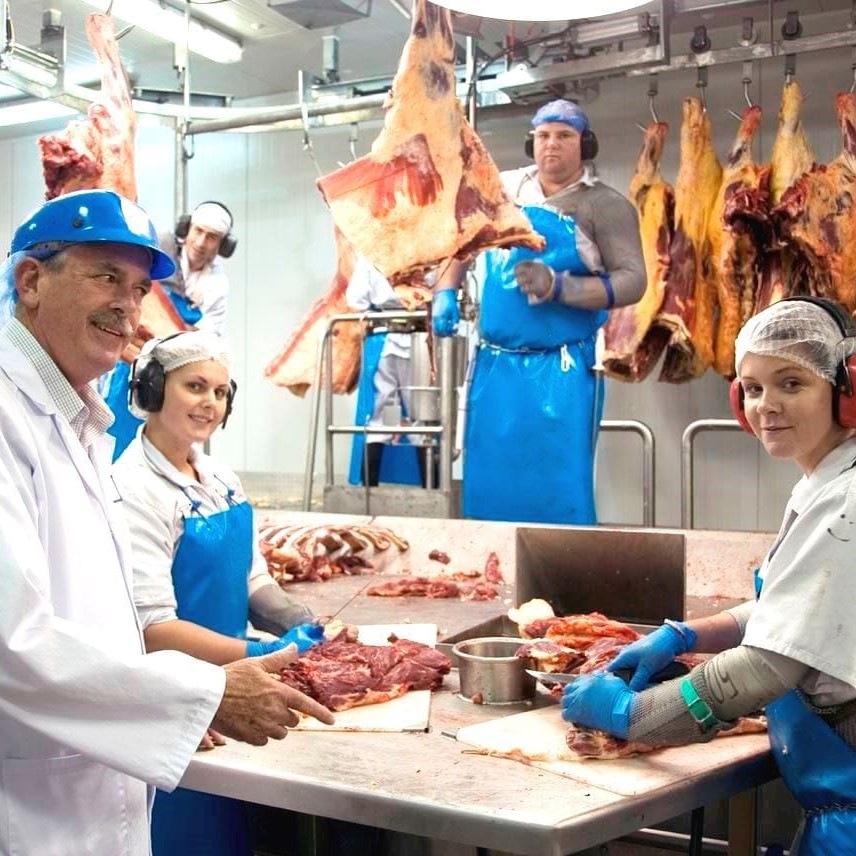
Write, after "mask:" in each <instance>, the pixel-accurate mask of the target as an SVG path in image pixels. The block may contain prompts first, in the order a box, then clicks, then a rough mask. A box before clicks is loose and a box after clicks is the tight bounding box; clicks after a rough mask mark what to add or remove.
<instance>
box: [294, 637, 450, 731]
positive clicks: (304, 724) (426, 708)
mask: <svg viewBox="0 0 856 856" xmlns="http://www.w3.org/2000/svg"><path fill="white" fill-rule="evenodd" d="M359 631H360V633H359V637H358V638H359V641H360V642H363V643H364V644H366V645H388V644H389V643H388V642H387V639H388V638H389V636H390V634H391V633H394V634H395V635H396V636H397V637H398V638H399V639H411V640H412V641H414V642H421V643H422V644H423V645H430V646H431V647H432V648H433V647H434V646H435V645H436V644H437V625H436V624H362V625H360V627H359ZM430 710H431V690H411V691H410V692H409V693H405V694H404V695H403V696H399V697H398V698H394V699H391V700H390V701H385V702H383V703H382V704H367V705H365V706H363V707H352V708H351V709H350V710H342V711H339V712H338V713H334V716H335V717H336V723H335V725H324V724H323V723H320V722H318V720H317V719H312V718H311V717H304V718H303V719H301V721H300V725H298V726H297V727H298V728H299V729H301V730H304V731H425V729H427V728H428V716H429V713H430Z"/></svg>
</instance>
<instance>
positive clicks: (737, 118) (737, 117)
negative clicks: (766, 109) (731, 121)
mask: <svg viewBox="0 0 856 856" xmlns="http://www.w3.org/2000/svg"><path fill="white" fill-rule="evenodd" d="M749 106H750V107H751V105H749ZM728 114H729V115H730V116H733V117H734V118H735V119H736V120H737V121H738V122H742V121H743V117H742V116H741V115H740V114H739V113H737V112H736V111H734V110H730V109H729V111H728Z"/></svg>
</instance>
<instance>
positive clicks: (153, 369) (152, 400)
mask: <svg viewBox="0 0 856 856" xmlns="http://www.w3.org/2000/svg"><path fill="white" fill-rule="evenodd" d="M165 381H166V374H165V373H164V370H163V366H162V365H161V364H160V363H159V362H158V361H157V360H155V359H152V360H149V361H148V362H147V363H146V364H145V365H144V366H143V367H142V368H141V369H140V370H139V371H137V364H136V362H135V363H134V366H133V369H132V371H131V381H130V383H129V385H128V403H129V404H134V403H136V405H137V407H139V408H140V410H145V411H146V413H157V412H158V411H159V410H160V409H161V408H162V407H163V388H164V383H165Z"/></svg>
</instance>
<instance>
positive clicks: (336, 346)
mask: <svg viewBox="0 0 856 856" xmlns="http://www.w3.org/2000/svg"><path fill="white" fill-rule="evenodd" d="M355 263H356V255H355V253H354V248H353V247H352V246H351V244H350V243H349V242H348V240H347V239H346V238H345V236H344V235H343V234H342V233H341V232H340V231H339V230H338V229H336V272H335V273H334V274H333V280H332V282H331V283H330V287H329V289H328V290H327V293H326V294H325V295H324V296H323V297H319V298H318V300H316V301H315V303H313V304H312V306H311V307H310V308H309V311H308V312H307V313H306V315H304V316H303V319H302V320H301V321H300V323H299V325H298V326H297V328H296V329H295V330H294V331H293V332H292V333H291V335H289V337H288V338H287V339H286V342H285V344H284V345H283V346H282V349H281V350H280V352H279V353H278V354H277V355H276V356H275V357H274V358H273V359H272V360H271V362H270V363H269V364H268V366H267V367H266V368H265V377H266V378H268V380H271V381H273V382H274V383H275V384H276V385H277V386H284V387H285V388H286V389H288V390H289V391H290V392H293V393H294V394H295V395H298V396H300V397H303V396H304V395H306V391H307V390H308V389H309V387H310V386H311V385H312V383H313V380H314V378H315V373H316V367H317V365H318V356H319V345H320V343H321V339H322V337H323V335H324V331H325V330H326V329H327V324H328V322H329V319H330V317H331V316H333V315H342V314H346V313H349V312H351V311H352V310H351V309H350V308H349V306H348V303H347V301H346V300H345V291H346V290H347V288H348V283H349V282H350V281H351V276H352V274H353V272H354V264H355ZM331 337H332V340H333V348H332V351H333V392H334V393H337V394H339V395H345V394H347V393H349V392H353V391H354V389H355V387H356V385H357V380H358V378H359V374H360V359H361V357H360V350H361V344H362V341H363V331H362V329H361V326H360V325H359V324H356V323H352V322H346V323H341V324H337V325H336V326H335V327H334V328H333V331H332V334H331ZM325 382H326V381H325Z"/></svg>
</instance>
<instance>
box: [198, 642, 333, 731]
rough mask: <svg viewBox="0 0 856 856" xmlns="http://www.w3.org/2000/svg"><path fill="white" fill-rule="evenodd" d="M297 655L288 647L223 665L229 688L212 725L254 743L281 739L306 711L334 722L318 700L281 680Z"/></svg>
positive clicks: (295, 648) (330, 714)
mask: <svg viewBox="0 0 856 856" xmlns="http://www.w3.org/2000/svg"><path fill="white" fill-rule="evenodd" d="M296 657H297V646H289V647H288V648H285V649H283V650H282V651H276V652H275V653H273V654H268V655H267V656H264V657H254V658H250V659H246V660H238V661H237V662H235V663H229V664H227V665H225V666H224V667H223V669H224V670H225V672H226V689H225V691H224V693H223V698H222V700H221V701H220V707H219V708H218V709H217V713H216V715H215V716H214V719H213V721H212V722H211V727H212V728H214V729H216V730H217V731H219V732H221V733H222V734H225V735H226V736H227V737H233V738H235V739H236V740H243V741H244V742H245V743H251V744H252V745H253V746H264V745H265V744H266V743H267V742H268V739H273V740H282V738H283V737H285V735H286V734H287V733H288V729H289V728H294V726H295V725H297V723H298V722H300V716H299V715H298V714H300V713H305V714H307V715H308V716H312V717H314V718H315V719H317V720H318V721H319V722H323V723H325V724H327V725H332V724H333V722H334V719H333V714H332V713H330V711H329V710H327V708H326V707H324V706H323V705H321V704H318V702H317V701H315V700H313V699H311V698H309V697H308V696H305V695H304V694H303V693H301V692H298V691H297V690H295V689H293V688H291V687H289V686H288V685H287V684H284V683H282V682H281V681H280V678H279V673H280V670H281V669H284V668H285V667H286V666H287V665H288V664H289V663H290V662H292V660H294V659H295V658H296Z"/></svg>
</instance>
